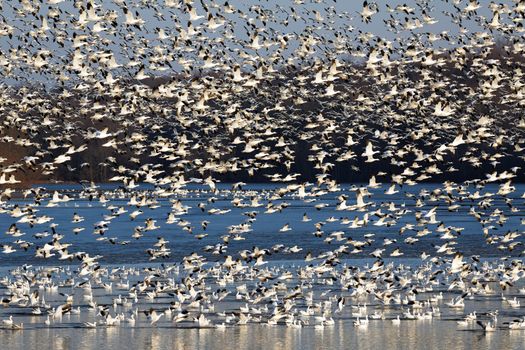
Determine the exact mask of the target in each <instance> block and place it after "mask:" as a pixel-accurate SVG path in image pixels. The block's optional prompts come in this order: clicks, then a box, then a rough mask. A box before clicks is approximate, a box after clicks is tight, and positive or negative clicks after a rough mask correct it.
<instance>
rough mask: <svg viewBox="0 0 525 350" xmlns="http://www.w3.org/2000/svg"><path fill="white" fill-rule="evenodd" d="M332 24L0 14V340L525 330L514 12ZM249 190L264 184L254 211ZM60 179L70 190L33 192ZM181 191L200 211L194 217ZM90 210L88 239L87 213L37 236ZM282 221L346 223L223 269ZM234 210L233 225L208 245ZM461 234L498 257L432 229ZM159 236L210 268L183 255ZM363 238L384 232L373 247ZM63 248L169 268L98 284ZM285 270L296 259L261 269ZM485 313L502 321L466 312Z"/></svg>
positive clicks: (40, 5) (393, 16)
mask: <svg viewBox="0 0 525 350" xmlns="http://www.w3.org/2000/svg"><path fill="white" fill-rule="evenodd" d="M341 2H342V1H339V2H336V1H335V0H334V1H330V0H325V1H321V0H319V1H317V0H305V1H303V0H294V1H261V2H254V3H253V4H251V5H249V4H248V5H247V4H246V3H244V2H243V3H242V4H237V3H235V2H233V1H202V2H200V3H199V2H194V1H190V0H182V1H178V0H177V1H176V0H165V1H159V2H149V1H121V0H114V1H90V0H88V1H74V2H73V1H68V0H41V1H31V0H21V1H9V2H0V76H1V77H2V85H1V86H0V94H1V96H0V115H1V117H0V121H1V125H0V154H1V155H2V157H1V159H0V160H1V161H2V162H1V163H0V166H1V175H0V190H1V193H0V200H1V208H0V211H1V214H2V215H3V216H2V220H7V221H9V222H8V225H7V226H8V227H9V228H8V229H7V231H6V232H5V233H3V237H2V239H1V241H0V242H1V243H2V254H1V255H4V256H8V255H9V254H13V253H20V252H23V255H22V256H21V258H20V259H19V263H20V266H18V267H16V268H14V269H12V270H11V271H10V272H9V273H4V277H3V278H2V279H1V280H0V283H1V284H2V285H3V286H4V288H2V289H1V293H2V300H1V302H2V305H3V306H5V309H4V312H3V313H2V315H4V316H5V317H4V319H3V320H2V326H3V327H4V328H6V329H21V328H23V327H24V326H25V327H26V328H27V327H29V326H31V327H54V326H64V325H68V324H69V325H73V326H80V327H89V328H97V327H109V326H134V325H135V324H139V323H140V324H141V325H152V326H155V325H159V324H163V325H170V326H173V327H217V328H225V327H234V326H238V325H247V324H248V325H250V324H253V323H258V324H266V325H269V326H281V325H285V326H288V327H293V328H301V327H315V328H316V329H319V330H322V329H323V328H325V327H330V326H333V325H334V324H335V322H338V321H339V320H344V319H345V318H346V317H351V318H352V322H353V324H354V326H356V327H359V328H366V327H368V326H369V320H370V323H372V322H375V320H385V319H386V320H387V321H388V322H392V324H393V325H396V326H398V325H399V326H400V325H401V324H402V323H403V322H409V321H408V320H416V321H425V320H427V321H428V320H432V319H440V318H441V319H446V318H447V317H448V318H449V319H450V317H455V318H456V319H457V327H459V328H476V327H477V328H478V329H480V330H484V331H485V332H491V331H496V330H501V329H502V328H507V329H525V317H524V316H525V315H523V314H519V313H517V312H515V311H516V310H519V309H520V301H521V300H522V299H523V297H525V286H524V283H523V276H524V275H525V267H524V266H523V263H522V260H521V259H520V256H521V255H522V252H524V251H525V247H524V246H523V229H522V228H521V226H520V225H521V224H525V220H523V221H522V222H519V223H518V225H517V226H515V225H509V223H508V222H509V220H511V218H512V217H516V216H517V217H518V218H519V219H520V220H522V219H521V217H522V213H523V210H524V209H525V207H524V203H523V202H524V198H525V193H519V192H520V191H518V190H517V186H516V181H523V180H524V179H525V177H524V176H523V175H522V174H523V162H524V159H525V158H524V156H523V154H524V152H523V149H524V147H525V137H524V129H525V117H524V115H525V114H524V113H523V112H524V108H523V106H524V101H525V100H524V98H523V97H524V95H525V83H524V82H525V79H524V78H523V75H524V73H525V72H524V66H525V61H524V60H523V51H524V49H525V43H524V41H523V34H524V31H525V29H524V28H523V18H524V13H525V1H507V2H505V3H499V2H490V3H488V2H486V3H485V2H482V1H480V2H478V1H459V0H450V1H443V2H433V1H415V2H410V3H409V4H402V3H400V4H397V5H388V4H383V3H379V2H378V3H375V2H367V1H365V2H364V3H363V4H362V5H361V6H360V9H359V11H353V10H352V11H351V10H348V9H346V10H345V9H344V5H342V4H341ZM443 23H446V24H445V26H444V27H445V28H447V29H446V30H436V28H443ZM261 180H265V181H267V182H270V183H274V184H275V186H274V187H272V188H271V189H266V190H264V191H260V192H257V191H253V190H250V185H249V182H252V181H261ZM62 181H65V182H66V183H67V181H78V182H81V183H82V186H83V187H82V190H81V191H78V192H72V193H70V192H65V191H61V190H60V189H53V190H50V189H48V188H46V185H44V184H45V183H50V182H62ZM101 181H107V182H111V183H115V184H116V185H118V188H117V189H113V190H107V191H106V190H103V189H101V187H100V186H99V185H98V184H96V183H97V182H101ZM343 181H344V182H345V183H343ZM34 182H38V183H39V184H42V185H35V184H34ZM225 182H227V183H231V184H232V185H231V186H229V187H228V188H226V189H225V188H224V187H220V186H219V184H221V183H225ZM348 182H351V183H353V184H352V185H349V184H348ZM430 182H432V183H433V186H431V187H428V189H426V188H425V187H426V184H427V183H430ZM144 184H146V185H147V186H144ZM412 186H421V190H420V191H417V192H415V193H414V192H410V191H408V190H407V188H411V187H412ZM489 186H492V187H490V189H491V191H492V189H494V190H493V191H492V192H491V191H489V190H487V188H488V187H489ZM378 191H379V192H380V193H381V194H382V196H383V197H384V196H386V198H392V200H388V199H387V200H386V201H378V200H375V199H374V196H376V197H377V193H378ZM195 193H198V194H199V195H202V198H204V199H203V200H202V201H200V202H199V203H198V205H197V206H193V205H188V203H185V198H186V197H187V196H190V194H195ZM383 197H382V198H383ZM123 198H124V199H125V204H118V205H116V204H115V203H114V201H115V200H116V199H123ZM219 199H221V200H228V201H229V206H230V208H224V207H220V208H219V207H218V206H217V205H216V204H217V201H218V200H219ZM394 199H395V200H394ZM80 200H84V201H89V202H91V203H98V204H101V205H102V206H103V208H104V209H103V211H102V212H101V215H100V221H97V222H96V223H94V224H92V223H89V225H88V224H86V225H84V223H85V222H84V220H85V218H84V216H83V215H84V214H83V213H82V210H80V209H79V210H78V212H75V213H74V215H73V216H72V217H71V219H70V221H71V223H72V224H73V225H74V229H73V230H71V231H67V232H66V231H64V230H63V229H62V227H61V226H60V225H57V224H56V223H55V222H54V221H55V218H53V217H51V216H48V215H41V214H39V211H41V209H42V208H44V207H45V208H48V207H61V206H68V205H72V204H73V203H76V202H77V201H80ZM160 200H163V201H168V203H169V206H168V207H166V206H161V205H159V202H160ZM289 201H297V202H299V203H304V205H309V206H310V207H309V208H310V209H312V211H314V212H315V213H319V215H322V213H324V212H327V213H331V214H333V212H334V211H335V212H336V216H333V215H331V214H330V215H329V216H328V215H327V216H326V217H325V218H324V219H323V220H319V221H317V220H312V219H311V218H310V217H311V216H312V215H311V213H309V212H305V214H304V215H303V218H302V223H303V224H304V223H309V224H311V231H310V232H308V233H306V234H308V235H313V236H315V237H316V238H317V239H318V245H319V247H322V248H320V249H318V251H319V252H320V253H315V254H314V253H312V252H311V251H309V250H308V249H304V248H303V247H302V246H301V241H300V240H298V241H296V242H295V244H293V245H283V244H272V245H269V246H259V245H257V244H258V243H257V242H254V243H253V248H251V249H244V250H241V251H233V250H232V249H229V245H230V244H231V242H233V241H237V240H245V241H248V242H249V241H250V236H251V235H252V234H253V228H252V225H253V224H254V223H255V222H256V221H259V220H272V215H276V214H278V213H286V212H287V211H288V210H290V208H289V207H290V203H289ZM146 208H147V209H148V210H156V211H162V216H163V217H164V218H165V219H163V220H162V221H161V220H155V219H153V218H151V217H146V215H145V210H146ZM232 209H234V210H238V209H241V210H243V214H244V215H243V219H242V221H240V222H231V224H230V225H229V227H228V229H227V230H225V232H223V233H222V234H220V235H216V236H213V237H212V236H211V235H210V234H208V233H207V231H206V229H207V227H208V226H212V225H214V220H216V218H218V217H220V216H223V215H228V213H229V212H230V211H231V210H232ZM195 212H197V213H202V215H203V216H205V219H204V220H203V219H202V216H200V217H199V220H197V221H196V220H194V216H192V215H194V213H195ZM460 212H467V213H468V214H467V215H468V217H469V218H472V219H473V221H474V222H475V224H476V227H477V233H475V234H474V235H473V236H472V237H474V238H473V239H476V240H480V241H483V242H484V243H483V244H484V245H486V246H487V247H488V248H487V249H488V251H490V252H491V253H490V254H489V255H491V256H496V257H497V258H494V259H488V260H487V259H485V258H486V257H483V256H482V257H480V256H479V255H477V254H475V255H466V254H465V253H464V252H462V251H461V249H459V248H458V247H457V246H458V244H457V241H458V239H459V237H460V236H461V234H462V231H463V230H464V227H461V226H457V223H456V224H455V225H450V224H448V223H447V222H446V221H445V220H444V217H445V216H446V217H452V216H454V215H455V213H460ZM190 214H191V215H190ZM192 218H193V219H192ZM117 220H129V221H133V222H134V223H136V225H135V228H134V229H133V230H132V231H130V232H129V233H121V234H124V235H127V239H125V240H122V239H117V238H114V237H109V236H107V235H105V233H106V232H107V231H108V230H109V228H110V227H111V225H112V222H114V221H117ZM83 222H84V223H83ZM329 224H334V225H335V224H337V225H339V229H337V230H331V231H330V230H326V229H325V227H327V226H328V225H329ZM169 226H176V227H178V230H179V233H177V235H192V236H193V238H194V239H195V240H202V241H203V242H205V244H203V245H202V247H201V251H193V252H192V251H188V252H187V254H185V256H184V257H183V258H182V259H178V258H177V257H173V256H172V254H171V252H172V250H173V247H175V246H177V245H178V244H180V243H178V236H177V235H171V234H170V235H166V234H164V233H163V231H164V230H165V229H166V227H169ZM294 226H295V225H294V222H287V223H286V224H284V225H283V226H282V228H280V229H279V230H278V232H275V234H276V235H287V234H290V232H293V231H294ZM371 226H374V227H376V228H377V227H379V228H381V227H384V228H385V229H386V228H393V227H394V228H396V234H394V235H392V236H391V237H387V238H384V239H376V238H375V237H376V235H375V234H374V233H370V232H368V233H367V232H366V231H367V228H368V227H371ZM33 227H36V228H38V229H39V230H40V232H39V233H37V234H34V235H31V234H26V232H27V231H28V230H30V229H32V228H33ZM355 232H361V233H362V234H359V235H356V234H355ZM92 233H93V234H92ZM74 235H86V236H89V235H91V236H92V240H93V242H95V243H96V244H101V245H102V244H110V245H113V246H114V249H115V250H117V249H123V250H125V249H126V246H128V245H132V244H134V242H136V241H140V240H144V239H145V238H144V237H145V236H154V237H156V240H157V241H156V243H155V244H154V245H153V246H151V247H150V248H148V249H147V250H145V251H144V252H143V254H144V256H145V257H146V258H147V259H149V260H151V261H152V262H155V263H159V264H156V265H151V266H148V267H137V266H131V267H115V266H107V265H105V264H101V263H100V262H99V260H101V258H102V257H101V256H99V255H93V254H90V253H89V252H86V249H85V247H83V246H81V245H78V244H77V245H75V244H71V243H68V240H69V239H70V238H71V237H72V236H74ZM29 236H31V237H29ZM431 238H432V239H434V241H432V242H433V243H432V245H425V246H424V247H425V249H423V248H421V249H420V251H418V254H417V255H418V259H417V262H416V263H414V264H408V263H407V264H405V263H404V262H403V260H402V259H403V256H404V255H405V250H406V249H408V248H407V247H411V248H410V249H416V250H417V249H419V248H418V247H422V246H423V244H424V243H425V241H428V240H429V239H431ZM183 248H184V247H182V249H183ZM292 255H293V256H295V257H296V256H299V255H300V256H301V257H302V258H301V259H300V260H296V261H295V263H293V264H289V265H285V264H279V263H276V262H274V261H269V260H270V257H275V256H277V257H280V258H281V259H282V260H286V259H287V257H288V256H292ZM24 256H27V257H31V258H32V259H33V258H35V259H37V260H38V261H42V265H43V266H40V267H39V266H30V265H27V264H24V259H23V258H24ZM210 256H212V257H213V259H211V260H210V259H209V258H208V257H210ZM356 256H359V257H363V256H365V257H367V258H369V259H370V262H369V263H363V264H359V263H358V262H356V261H354V260H352V259H351V258H352V257H356ZM31 261H33V260H31ZM277 261H278V260H277ZM160 263H162V264H160ZM22 264H24V265H22ZM50 266H53V267H50ZM485 298H490V299H491V300H493V299H495V298H496V299H497V300H498V301H499V302H500V308H498V309H497V310H496V309H495V310H482V311H472V312H468V313H467V312H465V313H463V310H464V309H465V307H466V305H467V307H468V305H469V303H470V305H478V304H476V303H479V302H480V301H481V302H482V301H483V300H485ZM15 308H16V309H17V310H25V311H24V312H26V313H27V314H29V315H32V317H35V318H31V320H33V321H32V322H31V325H28V324H26V325H23V324H22V323H21V322H20V321H18V320H17V318H18V317H19V316H17V315H15V316H14V317H13V314H9V312H10V310H13V309H15ZM500 309H501V310H500ZM6 310H7V311H6ZM75 314H82V315H84V320H86V321H85V322H80V323H78V324H77V323H75V321H74V320H75V319H74V317H75V316H74V315H75ZM35 320H36V321H35Z"/></svg>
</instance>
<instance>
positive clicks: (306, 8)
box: [0, 0, 513, 84]
mask: <svg viewBox="0 0 525 350" xmlns="http://www.w3.org/2000/svg"><path fill="white" fill-rule="evenodd" d="M54 1H56V0H54ZM296 2H297V0H296ZM296 2H294V1H290V0H268V1H254V0H248V1H235V0H233V1H230V2H229V3H230V4H231V5H232V6H233V7H234V8H235V9H238V10H240V11H242V12H243V13H244V14H246V16H244V18H243V16H241V15H239V13H233V14H227V15H226V16H227V18H228V19H231V20H232V22H231V23H232V26H231V29H232V31H231V32H232V37H233V38H232V39H231V40H227V41H225V46H226V47H227V48H228V49H229V50H230V52H231V53H230V54H229V55H230V56H231V59H232V60H233V62H240V63H241V64H242V59H239V57H238V56H237V54H238V53H239V52H240V51H241V50H245V48H243V47H242V45H239V43H242V42H248V41H249V40H250V39H249V38H250V35H252V34H253V33H254V31H253V29H250V28H247V23H253V24H254V25H255V26H256V27H257V28H258V29H259V30H260V34H261V35H262V36H268V35H270V33H272V32H275V33H277V35H273V34H272V35H270V36H272V37H277V36H278V35H283V34H288V35H290V34H292V35H295V40H291V41H290V44H289V46H288V52H285V53H284V56H286V55H288V57H289V56H293V55H294V54H295V52H294V50H295V49H297V47H299V46H300V43H299V41H298V40H297V38H299V37H300V36H302V35H303V34H304V33H305V29H307V28H308V27H311V26H312V25H313V26H314V30H313V32H312V33H313V35H315V36H317V37H319V38H321V39H323V40H333V39H335V37H336V35H338V34H337V33H341V35H340V37H344V39H345V40H347V41H348V42H349V43H350V44H351V46H352V47H354V48H355V47H358V46H361V48H362V49H364V50H365V53H367V52H366V50H368V48H366V47H364V46H363V45H359V44H358V39H359V37H360V36H361V35H362V33H370V34H371V36H370V37H371V38H378V37H380V38H383V39H384V40H387V41H391V42H394V53H395V51H396V50H403V49H404V47H403V46H406V45H407V43H406V41H403V42H401V44H400V45H399V39H400V38H403V39H407V38H410V37H412V38H414V37H417V36H419V35H423V34H424V33H434V34H439V33H442V32H444V31H446V32H447V33H448V35H449V36H450V37H452V38H453V37H455V36H457V35H458V33H459V32H458V29H459V27H458V25H457V24H455V23H453V22H452V20H451V18H450V16H447V15H446V14H445V13H446V12H450V13H456V12H457V11H456V10H455V9H454V7H453V4H452V1H427V2H426V3H427V4H428V6H425V7H427V12H428V15H429V16H431V17H433V18H435V20H436V21H437V22H436V23H433V24H425V25H424V26H423V28H419V29H415V30H403V31H400V32H397V33H394V32H392V31H389V30H388V28H387V26H386V25H385V22H384V21H385V20H392V19H393V20H396V21H399V22H401V23H404V22H405V20H406V19H408V20H410V21H411V20H414V19H416V18H419V19H420V20H421V19H422V18H421V17H422V16H421V10H420V8H419V7H418V6H417V3H419V4H423V3H425V2H423V1H419V2H416V1H410V0H402V1H388V2H386V1H378V2H377V6H378V8H379V12H378V13H377V14H375V15H374V16H373V17H372V20H371V21H370V23H364V22H363V21H362V20H361V16H360V14H359V12H360V11H361V10H362V7H363V3H362V2H361V1H349V0H338V1H332V0H328V1H326V2H325V3H318V2H317V1H309V0H306V1H305V2H304V3H303V4H298V3H296ZM27 3H31V1H27ZM81 3H85V2H81ZM91 3H92V4H94V7H95V8H96V13H97V14H98V15H103V14H104V13H107V12H108V11H114V13H115V14H116V15H117V18H116V22H117V23H118V26H117V28H119V30H120V34H118V35H116V36H115V35H112V34H109V33H107V31H102V32H100V33H97V34H96V35H95V36H93V35H92V31H93V27H94V25H95V23H96V21H94V22H89V23H88V24H86V26H85V27H84V28H83V29H78V28H77V29H74V28H73V26H72V24H71V23H68V21H71V20H73V19H74V20H78V18H79V11H78V8H77V7H75V6H74V2H73V1H70V0H63V1H62V2H60V3H58V4H54V3H49V0H47V1H46V0H44V3H43V4H42V5H39V9H38V10H37V11H34V15H31V14H30V13H31V10H32V9H36V6H33V7H32V8H31V6H29V7H26V8H20V7H19V5H18V4H19V3H18V2H10V1H3V2H2V1H1V0H0V4H2V16H3V23H4V27H5V24H7V25H8V26H10V27H11V29H12V30H13V38H12V39H10V38H9V37H8V36H7V35H3V36H0V49H1V52H3V53H4V61H5V57H6V56H8V54H7V53H8V52H9V50H10V49H17V48H19V47H20V48H21V50H19V51H18V53H19V54H20V53H22V56H23V55H24V54H26V55H29V57H31V56H34V55H36V54H38V53H39V52H42V51H48V58H47V60H48V62H49V63H50V64H52V65H54V66H55V67H57V68H58V70H57V71H60V70H61V65H62V64H64V63H65V64H68V63H70V62H71V59H72V54H73V52H74V51H75V50H80V51H81V52H83V53H85V57H84V59H85V60H86V61H88V59H89V58H90V51H92V52H99V51H100V50H106V51H109V52H112V53H113V54H114V55H115V58H116V61H117V62H118V63H119V64H122V65H128V67H127V69H123V68H121V69H120V71H115V74H117V75H119V74H124V75H125V74H130V75H133V74H134V72H136V70H137V69H138V67H139V66H140V65H142V64H145V65H146V71H147V73H148V74H150V75H164V73H165V72H166V71H162V70H160V71H159V72H155V71H154V70H151V69H150V68H151V64H150V63H151V62H144V59H143V58H141V57H140V52H141V51H142V50H146V52H151V50H154V49H155V47H157V48H158V47H160V48H162V49H161V51H160V52H162V53H166V52H169V51H170V50H171V49H173V46H170V45H171V44H167V43H166V41H163V40H159V39H158V35H157V28H162V29H164V30H165V32H166V33H167V35H169V36H171V37H176V36H180V35H181V34H180V30H177V27H178V28H182V29H183V30H187V29H188V22H189V15H188V14H187V12H186V10H182V11H181V10H179V9H177V8H173V7H172V8H170V7H167V6H166V4H169V2H168V3H167V2H164V1H151V2H147V3H149V4H157V5H158V6H157V8H158V14H160V15H162V17H163V18H160V17H159V16H157V15H156V12H157V11H156V10H154V9H153V8H152V7H144V6H142V5H139V4H140V3H139V2H138V1H123V2H116V1H105V0H104V1H91ZM456 3H458V5H457V6H458V7H459V8H464V7H465V6H466V5H467V2H466V1H456ZM482 3H484V4H483V6H482V8H481V9H480V10H479V11H478V15H481V16H484V17H486V18H487V19H489V20H490V18H491V17H492V12H491V10H490V9H488V7H487V6H488V4H487V3H486V2H482ZM507 3H508V4H509V6H513V3H512V2H507ZM33 4H40V2H38V1H34V2H33ZM203 4H205V5H206V7H208V8H210V9H211V12H212V13H213V14H216V13H217V10H216V9H214V8H213V3H212V2H209V1H203V2H202V3H201V2H199V1H196V2H193V3H192V6H193V7H194V8H195V10H196V12H197V14H198V15H203V16H204V15H205V14H206V12H205V10H204V7H203ZM216 4H219V5H220V6H221V7H222V6H223V4H224V1H218V2H216ZM402 4H405V5H407V6H408V7H411V8H414V9H415V14H414V15H410V14H406V13H403V12H402V11H401V12H400V11H394V12H389V11H388V9H387V5H388V6H390V8H392V9H393V8H395V7H396V6H397V5H402ZM15 5H16V6H15ZM124 6H127V7H129V9H130V10H131V11H132V12H133V13H135V11H137V12H138V16H136V15H135V17H140V18H142V19H143V20H144V24H143V26H142V27H141V28H140V29H136V28H134V27H126V26H125V25H124V24H123V22H124V19H125V16H124V13H123V7H124ZM254 6H255V7H259V8H261V9H265V10H267V11H271V13H273V16H275V17H276V18H278V19H279V20H280V21H283V20H285V19H287V18H288V25H287V26H284V25H282V24H279V23H271V21H270V22H267V23H266V24H263V23H262V22H261V21H258V20H257V19H256V18H255V17H256V15H257V11H255V10H254ZM182 8H183V9H185V8H186V7H185V6H183V7H182ZM57 11H58V17H59V18H60V20H64V21H65V22H64V23H63V24H60V26H61V27H62V28H63V29H64V30H63V35H64V39H65V46H64V47H61V46H60V45H58V44H57V43H56V42H54V40H53V37H54V36H55V35H56V33H57V32H59V31H56V30H54V29H52V28H51V29H50V30H46V31H43V34H39V33H38V31H39V30H41V28H42V23H43V22H42V18H43V17H49V16H50V14H51V15H52V13H53V12H57ZM315 11H317V13H318V14H319V15H320V16H321V17H322V19H321V20H320V21H318V22H315V21H312V18H315V15H314V13H315ZM293 12H295V13H297V14H299V15H300V16H301V17H302V18H309V19H308V21H307V22H308V23H305V21H303V20H301V19H299V20H297V21H294V20H293V19H292V18H291V17H290V15H292V14H293ZM332 12H335V13H336V16H332V17H331V18H332V19H333V21H329V20H328V17H329V13H332ZM192 24H193V26H194V27H199V26H200V27H202V26H205V25H206V16H204V18H202V19H200V20H197V21H193V22H192ZM462 25H463V26H464V27H465V28H466V29H467V30H468V31H469V32H475V31H483V30H484V29H483V28H482V27H481V26H480V25H479V24H478V23H477V22H476V21H475V20H474V19H470V20H464V21H463V24H462ZM48 26H52V20H51V19H49V20H48ZM0 28H1V27H0ZM223 28H224V26H223V27H221V28H219V29H218V30H216V31H215V32H207V33H206V36H207V37H208V38H209V39H208V42H206V43H204V46H206V49H207V50H209V52H210V53H211V54H214V55H218V56H221V55H222V53H221V50H223V47H221V46H220V45H219V44H217V45H214V44H213V40H214V39H218V38H220V37H223V36H224V35H223V34H224V33H223V32H222V29H223ZM197 30H198V29H197ZM31 32H33V35H32V36H31V35H27V33H31ZM82 34H88V39H87V40H86V41H87V44H86V45H82V46H80V47H78V48H75V47H73V39H72V38H73V35H82ZM24 38H28V41H27V42H25V41H24ZM134 39H135V40H136V42H135V43H132V42H133V40H134ZM142 39H146V40H148V46H149V48H145V45H143V44H142V43H140V40H142ZM191 39H192V40H193V41H192V42H191V43H190V44H188V43H186V47H190V49H191V48H193V49H195V52H191V51H188V50H186V51H182V53H181V52H177V53H180V54H182V55H184V56H185V57H190V59H192V60H195V63H194V64H195V65H197V62H198V60H199V59H201V58H202V57H197V58H196V57H195V56H196V55H195V54H196V53H197V51H198V49H199V47H200V46H202V45H203V43H201V42H199V41H198V40H195V36H194V37H192V38H191ZM372 40H374V39H372ZM418 40H419V39H418ZM104 41H106V42H104ZM210 42H211V43H212V45H210ZM129 43H132V44H131V45H128V44H129ZM325 44H326V42H325V43H323V42H319V43H318V45H317V46H318V47H319V50H318V52H316V53H315V54H314V55H313V56H314V58H315V56H316V55H319V56H320V57H322V56H323V50H322V47H323V45H325ZM396 45H397V46H396ZM431 45H432V47H433V48H436V49H439V48H447V47H450V46H451V45H452V46H453V45H455V42H454V41H452V42H449V41H446V40H436V41H435V42H433V43H432V44H431ZM271 51H272V50H271V49H270V50H268V52H264V50H261V51H259V52H257V54H259V55H260V56H263V57H264V56H265V55H266V57H269V56H270V54H271ZM248 53H250V52H249V50H248ZM153 54H154V55H156V54H159V52H157V51H153ZM18 56H20V55H18ZM24 60H25V61H27V59H24V58H23V57H22V59H20V57H19V60H18V62H24ZM130 61H137V62H136V66H131V64H130ZM1 62H2V56H0V63H1ZM1 66H2V65H1V64H0V76H1V77H2V82H4V83H7V84H10V83H12V82H13V80H12V79H11V77H7V73H6V70H5V69H4V70H2V68H1ZM14 66H15V67H17V64H15V65H14ZM130 66H131V67H130ZM26 68H27V67H26ZM243 68H244V67H243ZM130 71H131V73H130ZM170 71H174V72H177V71H180V66H179V65H178V63H177V59H174V60H173V61H172V64H171V67H169V69H168V72H170ZM14 73H15V74H14V75H15V76H18V77H20V76H24V77H25V78H26V79H27V80H29V81H42V82H47V81H48V80H49V79H50V76H49V75H46V74H41V73H42V72H38V71H35V70H31V69H25V68H24V67H23V65H21V67H20V69H19V70H18V71H16V72H14Z"/></svg>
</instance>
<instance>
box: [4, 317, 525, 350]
mask: <svg viewBox="0 0 525 350" xmlns="http://www.w3.org/2000/svg"><path fill="white" fill-rule="evenodd" d="M523 335H524V332H520V331H515V332H509V331H507V330H498V331H497V332H495V333H483V332H481V331H477V330H465V331H461V330H457V329H456V326H455V322H452V321H451V322H447V321H431V322H418V321H405V322H402V323H401V325H399V326H395V325H393V324H391V322H389V321H373V320H372V321H370V324H369V326H368V327H367V328H354V327H353V326H352V322H351V321H350V320H345V321H338V322H336V324H335V325H334V326H333V327H325V328H324V329H314V328H313V327H303V328H302V329H294V328H289V327H285V326H266V325H259V324H250V325H247V326H242V327H235V328H226V329H197V328H185V329H181V328H170V327H159V328H145V327H137V328H126V327H110V328H98V329H84V328H49V329H47V328H36V329H35V328H33V329H24V330H21V331H7V330H2V331H1V332H0V341H1V344H2V346H1V349H6V350H8V349H53V350H69V349H79V350H99V349H181V350H189V349H231V348H234V349H235V348H238V349H262V348H264V349H274V350H280V349H353V348H359V349H381V348H384V349H393V350H395V349H423V348H424V349H483V348H493V349H517V348H520V347H522V344H523Z"/></svg>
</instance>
